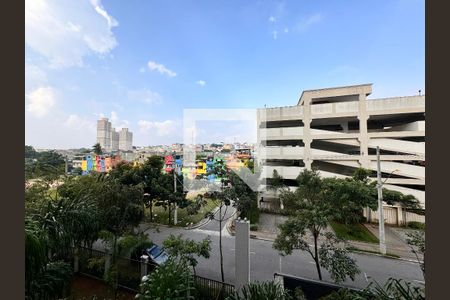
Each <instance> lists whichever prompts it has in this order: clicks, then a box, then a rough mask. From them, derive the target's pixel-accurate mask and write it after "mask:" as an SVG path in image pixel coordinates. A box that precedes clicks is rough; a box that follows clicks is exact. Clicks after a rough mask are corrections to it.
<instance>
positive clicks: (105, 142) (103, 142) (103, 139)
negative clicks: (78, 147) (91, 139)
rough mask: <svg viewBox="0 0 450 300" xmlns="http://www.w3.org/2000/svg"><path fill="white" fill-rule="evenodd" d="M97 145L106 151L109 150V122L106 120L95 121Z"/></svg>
mask: <svg viewBox="0 0 450 300" xmlns="http://www.w3.org/2000/svg"><path fill="white" fill-rule="evenodd" d="M97 143H99V144H100V146H101V147H102V149H105V150H106V151H110V150H111V122H109V121H108V118H101V119H100V120H98V121H97Z"/></svg>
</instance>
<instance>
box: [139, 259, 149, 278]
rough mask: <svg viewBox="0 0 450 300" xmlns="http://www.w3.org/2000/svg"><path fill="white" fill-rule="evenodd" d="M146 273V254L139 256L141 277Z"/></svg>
mask: <svg viewBox="0 0 450 300" xmlns="http://www.w3.org/2000/svg"><path fill="white" fill-rule="evenodd" d="M147 274H148V256H147V255H142V256H141V279H142V277H144V276H146V275H147Z"/></svg>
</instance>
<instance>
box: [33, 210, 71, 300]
mask: <svg viewBox="0 0 450 300" xmlns="http://www.w3.org/2000/svg"><path fill="white" fill-rule="evenodd" d="M47 241H48V237H47V236H46V234H45V231H43V230H42V228H41V227H40V225H39V223H38V222H36V221H34V220H32V219H31V218H26V219H25V299H30V300H40V299H44V300H53V299H59V298H61V297H62V296H63V294H64V292H65V291H66V290H67V288H68V283H69V282H70V278H71V277H72V270H71V268H70V265H69V264H67V263H65V262H63V261H51V260H50V259H49V257H48V255H47V250H48V248H47Z"/></svg>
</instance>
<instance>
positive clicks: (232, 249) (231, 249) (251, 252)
mask: <svg viewBox="0 0 450 300" xmlns="http://www.w3.org/2000/svg"><path fill="white" fill-rule="evenodd" d="M234 250H235V249H234V248H230V251H234ZM250 254H256V253H255V252H253V251H250Z"/></svg>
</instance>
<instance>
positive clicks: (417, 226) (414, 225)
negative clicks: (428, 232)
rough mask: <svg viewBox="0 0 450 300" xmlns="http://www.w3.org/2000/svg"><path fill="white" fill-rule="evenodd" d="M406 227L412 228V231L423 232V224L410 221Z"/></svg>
mask: <svg viewBox="0 0 450 300" xmlns="http://www.w3.org/2000/svg"><path fill="white" fill-rule="evenodd" d="M408 227H409V228H412V229H420V230H425V223H421V222H416V221H411V222H408Z"/></svg>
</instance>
